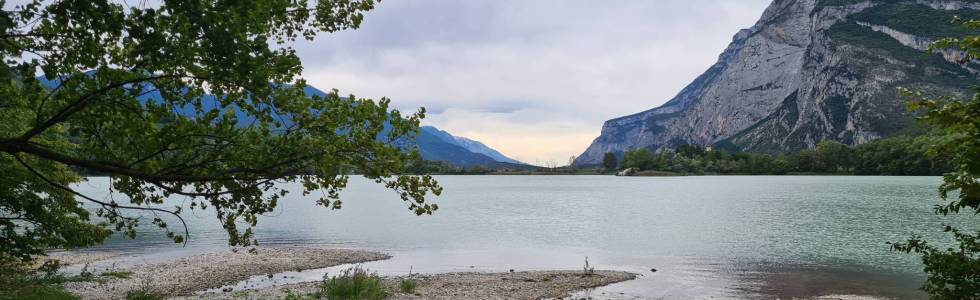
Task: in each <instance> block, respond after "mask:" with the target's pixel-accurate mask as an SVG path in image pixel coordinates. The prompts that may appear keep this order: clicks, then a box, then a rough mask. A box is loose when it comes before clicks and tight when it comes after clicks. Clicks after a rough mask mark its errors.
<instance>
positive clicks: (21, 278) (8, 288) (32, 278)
mask: <svg viewBox="0 0 980 300" xmlns="http://www.w3.org/2000/svg"><path fill="white" fill-rule="evenodd" d="M59 267H60V265H59V264H58V263H57V261H52V262H46V263H45V264H44V265H42V266H41V267H40V268H37V269H33V268H32V267H29V266H28V265H27V264H25V263H24V262H22V261H19V260H14V259H10V258H4V257H0V300H8V299H10V300H13V299H17V300H21V299H24V300H34V299H37V300H48V299H51V300H75V299H79V298H78V297H77V296H75V295H72V294H71V293H69V292H67V291H65V290H64V288H63V287H62V286H61V285H62V284H63V283H65V282H68V281H82V280H85V279H89V278H83V277H80V276H72V277H67V276H64V275H61V274H59V273H58V268H59Z"/></svg>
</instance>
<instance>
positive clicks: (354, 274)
mask: <svg viewBox="0 0 980 300" xmlns="http://www.w3.org/2000/svg"><path fill="white" fill-rule="evenodd" d="M324 277H325V278H324V280H323V283H322V284H321V285H320V291H319V292H317V293H316V294H314V295H313V296H314V298H318V299H323V298H326V299H330V300H341V299H356V300H376V299H384V298H385V297H386V296H387V293H386V292H385V287H384V284H383V283H382V281H381V277H378V275H377V274H375V273H370V272H368V271H367V270H365V269H362V268H361V267H359V266H357V267H353V268H350V269H346V270H343V271H341V272H340V275H337V276H334V277H330V278H326V277H327V276H326V275H325V276H324Z"/></svg>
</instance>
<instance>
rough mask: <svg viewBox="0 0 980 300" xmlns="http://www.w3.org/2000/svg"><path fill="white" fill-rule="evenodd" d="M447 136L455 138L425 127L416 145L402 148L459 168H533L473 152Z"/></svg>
mask: <svg viewBox="0 0 980 300" xmlns="http://www.w3.org/2000/svg"><path fill="white" fill-rule="evenodd" d="M447 136H448V137H452V138H455V137H454V136H452V135H451V134H449V133H447V132H445V131H442V130H439V129H437V128H435V127H432V126H424V127H423V128H422V129H421V130H419V134H418V135H417V136H416V137H415V143H414V144H407V145H406V144H402V145H400V146H402V147H406V148H417V149H418V150H419V154H421V155H422V159H425V160H431V161H444V162H447V163H449V164H451V165H453V166H457V167H477V166H479V167H485V168H492V169H497V168H515V169H526V168H529V167H531V166H529V165H527V164H524V163H521V162H516V163H514V162H509V161H499V160H497V159H495V158H493V157H491V156H488V155H485V154H483V153H478V152H474V151H471V150H470V149H467V148H466V147H464V146H462V145H460V144H457V143H456V142H455V141H454V140H453V139H448V140H447V138H446V137H447ZM474 142H476V141H474ZM476 143H479V142H476ZM481 145H482V143H481ZM484 147H486V146H484ZM487 149H489V150H490V151H493V152H494V153H497V154H498V155H499V154H500V153H499V152H497V151H496V150H493V149H490V148H487ZM501 156H503V155H501Z"/></svg>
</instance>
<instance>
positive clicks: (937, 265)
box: [892, 20, 980, 299]
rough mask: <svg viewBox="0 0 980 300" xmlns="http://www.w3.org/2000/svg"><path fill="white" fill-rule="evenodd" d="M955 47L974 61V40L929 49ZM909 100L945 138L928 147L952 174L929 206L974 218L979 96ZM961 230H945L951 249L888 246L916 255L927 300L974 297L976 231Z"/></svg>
mask: <svg viewBox="0 0 980 300" xmlns="http://www.w3.org/2000/svg"><path fill="white" fill-rule="evenodd" d="M962 23H963V24H964V26H966V27H967V28H969V29H971V30H980V21H976V20H971V21H965V22H962ZM950 48H958V49H961V50H963V51H964V52H965V53H966V55H967V59H964V60H963V63H966V62H968V61H969V59H977V58H978V57H980V35H978V36H969V37H966V38H962V39H956V38H948V39H944V40H941V41H939V42H937V43H935V44H933V45H932V46H931V49H941V50H944V49H950ZM902 93H903V94H904V95H906V96H908V97H910V98H911V102H910V106H909V107H910V109H912V110H917V111H920V112H922V113H923V117H922V119H923V120H925V121H926V122H929V123H931V124H934V125H936V126H937V127H938V128H940V129H941V130H942V131H944V132H945V134H946V135H945V136H946V138H945V139H944V140H942V141H940V142H936V143H935V144H933V147H932V149H930V151H931V152H932V153H934V154H948V155H949V156H950V157H951V161H952V166H953V167H954V170H953V171H952V172H950V173H947V174H946V175H945V176H944V177H943V183H942V185H941V186H940V188H939V196H940V198H941V199H942V200H943V203H941V204H938V205H936V206H935V209H934V210H935V213H936V214H940V215H948V214H955V213H958V212H960V210H968V211H970V212H972V215H974V216H976V215H977V214H980V94H974V96H973V98H972V99H970V100H967V101H961V100H959V99H955V98H953V97H938V98H929V97H927V96H925V95H924V94H923V93H922V92H920V91H911V90H908V89H904V90H902ZM974 230H976V229H975V228H973V229H969V230H961V229H959V228H956V227H954V226H952V225H946V226H944V228H943V231H944V232H947V233H949V234H951V235H952V237H953V240H954V241H955V244H956V246H951V247H947V246H945V245H933V244H930V243H928V242H927V241H925V240H923V238H922V237H921V236H913V237H912V238H911V239H909V240H908V241H905V242H902V243H896V244H893V245H892V247H893V248H894V249H896V250H900V251H905V252H916V253H919V254H921V255H922V262H923V265H924V266H925V271H926V273H927V274H928V278H927V279H926V282H925V284H924V285H923V286H922V289H923V290H925V291H926V292H928V293H929V294H930V297H931V298H933V299H978V298H980V231H974Z"/></svg>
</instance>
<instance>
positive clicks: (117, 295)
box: [51, 247, 637, 300]
mask: <svg viewBox="0 0 980 300" xmlns="http://www.w3.org/2000/svg"><path fill="white" fill-rule="evenodd" d="M76 255H77V256H76ZM83 257H84V258H85V259H73V258H83ZM51 258H52V259H61V260H63V261H65V262H79V263H83V264H88V263H93V262H103V263H105V262H111V260H112V259H114V258H115V254H114V253H105V254H99V253H96V254H93V253H87V252H86V253H72V252H66V253H61V254H59V255H53V256H52V257H51ZM389 258H391V256H390V255H387V254H384V253H378V252H371V251H363V250H338V249H315V248H290V247H277V248H254V251H250V249H233V250H230V251H218V252H208V253H204V254H197V255H192V256H188V257H181V258H174V259H170V260H168V261H165V262H159V263H150V264H137V265H133V266H129V267H122V268H116V267H112V268H107V269H99V270H90V272H91V273H92V274H93V276H94V277H93V279H92V280H89V281H77V282H68V283H65V285H64V288H65V290H66V291H68V292H70V293H72V294H74V295H76V296H78V297H80V298H81V299H97V300H101V299H123V298H125V297H126V294H127V293H128V292H130V291H149V292H152V293H155V294H161V295H163V296H166V297H167V298H168V299H281V298H284V297H285V296H286V295H287V293H289V292H291V293H309V292H312V291H315V290H316V289H317V288H318V284H319V281H308V282H300V283H288V284H278V285H272V286H267V287H261V288H254V289H243V290H232V289H227V290H224V291H209V290H214V289H217V288H221V287H224V286H227V285H230V284H235V283H238V282H242V281H245V280H248V279H249V278H252V277H255V276H268V277H269V278H272V277H273V276H281V275H279V274H280V273H285V272H301V271H305V270H316V269H323V268H329V267H335V266H340V265H346V264H359V263H364V262H370V261H378V260H385V259H389ZM78 266H79V264H69V265H66V268H77V267H78ZM636 276H637V274H634V273H629V272H622V271H606V270H602V271H598V270H597V271H595V274H593V275H589V276H586V275H585V274H584V273H583V271H582V270H570V271H522V272H505V273H482V272H465V273H435V274H411V275H409V276H383V277H381V279H382V281H383V282H384V285H385V287H386V290H387V292H388V294H389V296H390V297H389V299H487V298H506V299H539V298H564V297H568V296H571V295H572V294H573V293H575V292H578V291H582V290H586V289H590V288H595V287H600V286H604V285H608V284H612V283H616V282H622V281H627V280H632V279H634V278H636ZM405 278H411V279H413V280H415V281H417V282H418V289H417V290H416V292H415V294H405V293H401V292H400V291H399V288H398V284H399V282H400V281H401V280H402V279H405Z"/></svg>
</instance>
